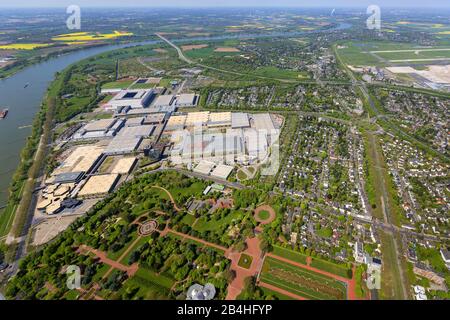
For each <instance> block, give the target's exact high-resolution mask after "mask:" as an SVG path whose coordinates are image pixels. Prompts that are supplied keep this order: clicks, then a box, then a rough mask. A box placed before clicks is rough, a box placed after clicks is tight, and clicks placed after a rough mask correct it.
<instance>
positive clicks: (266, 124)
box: [252, 113, 275, 133]
mask: <svg viewBox="0 0 450 320" xmlns="http://www.w3.org/2000/svg"><path fill="white" fill-rule="evenodd" d="M252 120H253V126H252V127H253V128H255V129H256V130H258V131H261V130H265V131H266V132H267V133H271V132H272V131H273V130H275V126H274V124H273V121H272V118H271V117H270V114H268V113H256V114H253V115H252Z"/></svg>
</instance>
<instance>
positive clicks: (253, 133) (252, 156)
mask: <svg viewBox="0 0 450 320" xmlns="http://www.w3.org/2000/svg"><path fill="white" fill-rule="evenodd" d="M244 137H245V138H244V139H245V146H246V148H247V155H248V160H249V161H255V160H263V159H264V158H265V157H266V156H267V152H268V143H267V135H266V133H265V132H263V131H257V130H256V129H245V130H244Z"/></svg>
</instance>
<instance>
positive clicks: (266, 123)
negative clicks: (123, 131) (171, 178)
mask: <svg viewBox="0 0 450 320" xmlns="http://www.w3.org/2000/svg"><path fill="white" fill-rule="evenodd" d="M194 124H200V125H201V129H200V130H192V129H195V127H197V126H195V127H194ZM205 124H206V125H205ZM193 127H194V128H193ZM183 128H186V129H187V131H185V132H182V133H180V134H174V133H173V134H172V142H173V144H174V145H173V148H172V152H171V155H172V161H173V162H174V163H192V162H194V163H196V162H198V161H200V160H208V161H209V162H213V163H216V164H229V165H234V164H235V163H244V164H248V163H251V162H255V161H263V160H264V159H266V158H267V156H268V155H269V146H270V143H271V141H270V138H271V134H272V133H273V132H274V131H273V130H275V132H277V131H279V130H277V129H275V125H274V123H273V121H272V118H271V117H270V115H269V114H268V113H265V114H257V115H249V114H247V113H231V112H217V113H209V112H191V113H187V114H186V115H177V116H172V117H171V118H170V119H169V121H168V124H167V126H166V130H168V131H171V130H175V129H178V130H181V129H183ZM225 128H226V132H223V129H225ZM217 129H220V130H217Z"/></svg>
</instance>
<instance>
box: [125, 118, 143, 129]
mask: <svg viewBox="0 0 450 320" xmlns="http://www.w3.org/2000/svg"><path fill="white" fill-rule="evenodd" d="M143 122H144V117H135V118H128V120H127V121H126V122H125V127H138V126H142V124H143Z"/></svg>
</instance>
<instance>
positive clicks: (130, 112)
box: [114, 106, 176, 118]
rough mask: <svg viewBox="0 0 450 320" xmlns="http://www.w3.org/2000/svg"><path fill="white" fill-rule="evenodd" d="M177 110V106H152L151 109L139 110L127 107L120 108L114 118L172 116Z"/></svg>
mask: <svg viewBox="0 0 450 320" xmlns="http://www.w3.org/2000/svg"><path fill="white" fill-rule="evenodd" d="M175 109H176V108H175V106H168V107H158V108H156V107H154V106H151V107H149V108H139V109H132V108H131V107H129V106H127V107H119V108H118V109H117V110H116V112H115V113H114V116H115V117H119V118H124V117H136V116H147V115H152V114H155V113H164V114H171V113H173V112H175Z"/></svg>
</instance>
